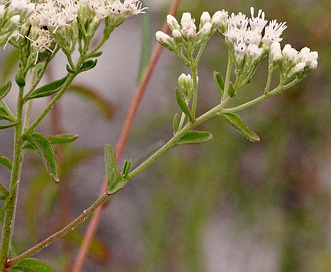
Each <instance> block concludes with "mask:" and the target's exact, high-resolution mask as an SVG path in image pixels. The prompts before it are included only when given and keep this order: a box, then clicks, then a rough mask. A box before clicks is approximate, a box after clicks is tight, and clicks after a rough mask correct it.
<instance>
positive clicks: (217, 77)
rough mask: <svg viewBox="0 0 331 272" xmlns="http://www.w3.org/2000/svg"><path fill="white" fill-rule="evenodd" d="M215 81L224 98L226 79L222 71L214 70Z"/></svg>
mask: <svg viewBox="0 0 331 272" xmlns="http://www.w3.org/2000/svg"><path fill="white" fill-rule="evenodd" d="M214 83H215V86H216V88H217V90H218V92H219V94H220V96H221V98H222V97H223V94H224V80H223V77H222V75H221V73H220V72H214Z"/></svg>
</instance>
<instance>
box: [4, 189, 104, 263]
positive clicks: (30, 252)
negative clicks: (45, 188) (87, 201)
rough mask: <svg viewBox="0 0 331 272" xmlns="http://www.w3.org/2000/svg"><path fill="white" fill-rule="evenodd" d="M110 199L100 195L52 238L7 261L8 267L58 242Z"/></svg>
mask: <svg viewBox="0 0 331 272" xmlns="http://www.w3.org/2000/svg"><path fill="white" fill-rule="evenodd" d="M110 197H111V195H108V194H107V193H104V194H102V195H101V196H100V197H99V198H98V199H97V200H96V201H95V202H94V203H93V204H92V205H91V206H90V207H89V208H88V209H86V210H84V211H83V212H82V213H81V214H80V215H79V216H78V217H77V218H76V219H75V220H74V221H72V222H71V223H70V224H68V225H67V226H65V227H64V228H62V229H61V230H59V231H58V232H56V233H54V234H53V235H52V236H50V237H48V238H47V239H45V240H44V241H42V242H41V243H39V244H37V245H36V246H34V247H32V248H30V249H29V250H27V251H26V252H24V253H22V254H21V255H19V256H17V257H15V258H13V259H11V260H9V261H8V262H9V265H10V266H13V265H14V264H15V263H19V262H21V261H23V260H24V259H26V258H28V257H30V256H32V255H34V254H35V253H37V252H39V251H40V250H42V249H44V248H45V247H47V246H49V245H50V244H51V243H53V242H54V241H56V240H58V239H59V238H61V237H63V236H65V235H66V234H67V233H69V232H70V231H72V230H73V229H75V228H76V227H77V226H79V225H80V224H81V223H83V222H84V221H85V220H86V219H87V218H88V217H89V216H90V215H91V214H92V213H93V212H94V211H95V210H96V209H97V208H98V207H100V206H101V205H102V204H103V203H105V202H106V201H107V200H108V199H109V198H110Z"/></svg>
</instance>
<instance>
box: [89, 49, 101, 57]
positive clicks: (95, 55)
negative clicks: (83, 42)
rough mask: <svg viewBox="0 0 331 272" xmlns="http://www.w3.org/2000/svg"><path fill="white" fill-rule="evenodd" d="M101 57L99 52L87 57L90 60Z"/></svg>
mask: <svg viewBox="0 0 331 272" xmlns="http://www.w3.org/2000/svg"><path fill="white" fill-rule="evenodd" d="M101 55H102V51H99V52H95V53H93V54H91V55H88V57H89V58H91V59H92V58H98V57H100V56H101Z"/></svg>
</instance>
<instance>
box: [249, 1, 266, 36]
mask: <svg viewBox="0 0 331 272" xmlns="http://www.w3.org/2000/svg"><path fill="white" fill-rule="evenodd" d="M251 16H252V17H251V18H250V19H249V25H250V27H251V29H253V30H255V29H257V30H259V31H262V29H263V28H264V27H265V26H266V24H267V22H268V21H267V20H265V19H264V17H265V14H264V12H263V11H262V10H261V9H260V10H259V11H258V13H257V17H254V8H253V7H251Z"/></svg>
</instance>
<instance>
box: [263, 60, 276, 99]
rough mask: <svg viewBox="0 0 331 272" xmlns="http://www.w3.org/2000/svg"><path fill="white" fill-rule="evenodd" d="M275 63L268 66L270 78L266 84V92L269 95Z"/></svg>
mask: <svg viewBox="0 0 331 272" xmlns="http://www.w3.org/2000/svg"><path fill="white" fill-rule="evenodd" d="M273 67H274V66H273V65H272V64H269V67H268V70H269V71H268V78H267V83H266V86H265V89H264V94H265V95H267V94H268V93H269V90H270V84H271V79H272V74H273V72H274V69H273Z"/></svg>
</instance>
